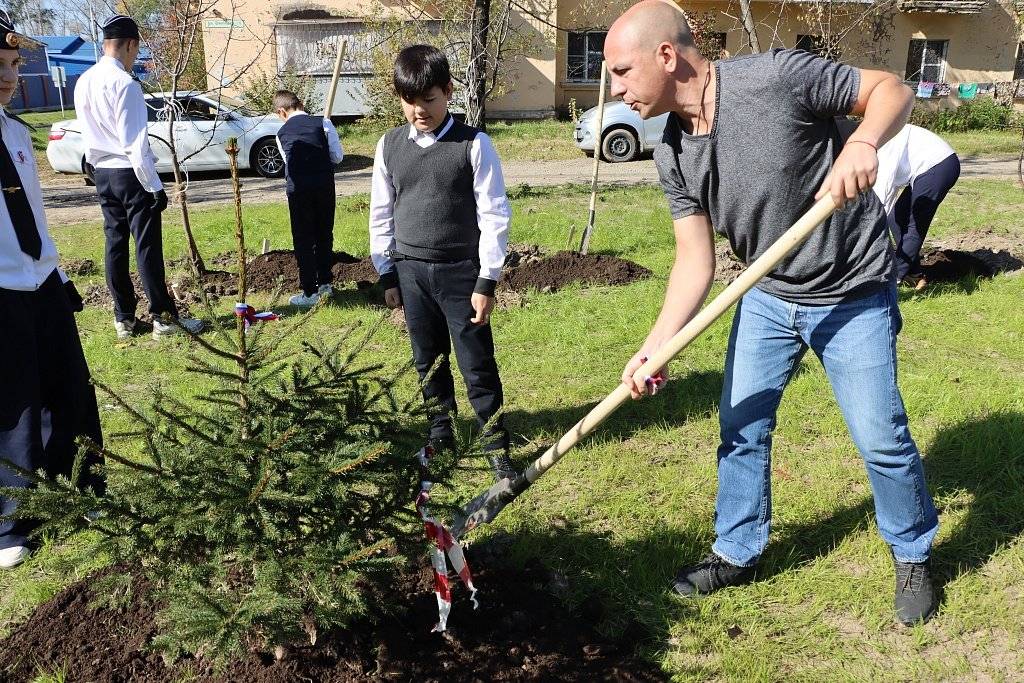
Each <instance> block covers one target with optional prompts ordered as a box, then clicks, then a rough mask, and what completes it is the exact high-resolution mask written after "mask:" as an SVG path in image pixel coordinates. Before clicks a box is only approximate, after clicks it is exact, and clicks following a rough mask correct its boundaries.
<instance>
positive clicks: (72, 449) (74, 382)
mask: <svg viewBox="0 0 1024 683" xmlns="http://www.w3.org/2000/svg"><path fill="white" fill-rule="evenodd" d="M0 326H2V332H0V363H3V372H2V373H0V377H2V379H0V486H8V487H26V486H28V485H29V483H28V482H27V481H25V479H23V478H22V477H20V476H18V475H16V474H15V473H14V472H12V471H11V470H9V469H7V468H6V467H4V466H3V462H4V461H10V462H13V463H14V464H16V465H18V466H19V467H21V468H23V469H26V470H31V471H33V472H35V471H38V470H39V469H43V470H45V471H46V472H47V473H48V474H49V475H50V476H55V475H57V474H64V475H69V474H70V473H71V467H72V465H73V463H74V460H75V455H76V454H77V453H78V446H77V445H75V438H76V437H77V436H79V435H86V436H88V437H89V438H91V439H93V440H94V441H96V442H97V443H102V435H101V432H100V416H99V411H98V410H97V407H96V393H95V390H94V389H93V387H92V385H91V384H89V368H88V367H87V366H86V364H85V355H84V354H83V353H82V342H81V341H80V340H79V337H78V328H77V327H75V319H74V314H73V313H72V312H71V304H70V302H69V300H68V296H67V293H66V292H65V290H64V286H63V285H62V284H61V282H60V276H59V275H58V274H57V271H56V270H55V271H53V274H52V275H50V277H49V278H48V279H47V280H46V282H44V283H43V285H42V286H41V287H40V288H39V289H38V290H36V291H34V292H21V291H15V290H11V289H0ZM81 483H82V484H92V485H94V486H96V487H97V488H100V489H102V483H101V481H100V480H99V479H98V478H96V477H95V475H92V476H91V477H90V476H84V475H83V481H82V482H81ZM16 507H17V503H16V501H14V500H12V499H10V498H0V514H4V515H7V514H11V513H12V512H14V510H15V508H16ZM33 526H34V525H33V523H32V522H31V521H30V520H20V519H19V520H16V521H15V520H2V521H0V548H10V547H13V546H19V545H26V544H27V537H28V534H29V532H30V531H31V530H32V528H33Z"/></svg>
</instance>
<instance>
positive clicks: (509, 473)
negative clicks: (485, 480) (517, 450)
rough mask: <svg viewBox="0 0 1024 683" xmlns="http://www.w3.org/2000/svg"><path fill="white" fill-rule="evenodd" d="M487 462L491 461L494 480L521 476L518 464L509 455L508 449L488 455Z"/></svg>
mask: <svg viewBox="0 0 1024 683" xmlns="http://www.w3.org/2000/svg"><path fill="white" fill-rule="evenodd" d="M487 462H489V463H491V468H492V469H493V470H494V481H501V480H502V479H515V478H516V477H518V476H519V472H517V471H516V466H515V465H513V464H512V460H511V458H509V457H508V451H496V452H495V453H494V454H493V455H488V456H487Z"/></svg>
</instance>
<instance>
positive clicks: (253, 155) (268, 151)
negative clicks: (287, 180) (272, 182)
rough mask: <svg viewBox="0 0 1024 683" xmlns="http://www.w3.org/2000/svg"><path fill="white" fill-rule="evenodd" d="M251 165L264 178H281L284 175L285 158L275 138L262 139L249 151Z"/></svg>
mask: <svg viewBox="0 0 1024 683" xmlns="http://www.w3.org/2000/svg"><path fill="white" fill-rule="evenodd" d="M249 165H250V166H252V169H253V170H254V171H256V172H257V173H258V174H260V175H261V176H263V177H264V178H280V177H282V176H283V175H284V159H283V158H282V157H281V150H279V149H278V148H277V143H276V142H274V140H272V139H271V140H260V141H259V142H257V143H256V144H255V145H254V146H253V148H252V151H251V152H249Z"/></svg>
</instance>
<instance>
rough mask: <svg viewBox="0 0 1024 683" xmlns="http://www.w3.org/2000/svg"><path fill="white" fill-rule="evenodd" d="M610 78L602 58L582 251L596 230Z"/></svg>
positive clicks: (583, 251) (587, 248) (587, 245)
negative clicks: (598, 174) (602, 144)
mask: <svg viewBox="0 0 1024 683" xmlns="http://www.w3.org/2000/svg"><path fill="white" fill-rule="evenodd" d="M607 78H608V64H607V63H606V62H605V61H604V60H601V92H600V94H599V95H598V96H597V130H596V131H595V136H596V138H595V142H594V175H593V177H592V178H591V179H590V215H589V216H588V218H587V229H586V230H584V231H583V237H582V238H581V239H580V253H581V254H586V253H587V252H588V251H590V235H591V233H593V232H594V219H595V217H596V213H597V172H598V169H600V167H601V141H602V140H603V139H604V90H605V83H606V82H607Z"/></svg>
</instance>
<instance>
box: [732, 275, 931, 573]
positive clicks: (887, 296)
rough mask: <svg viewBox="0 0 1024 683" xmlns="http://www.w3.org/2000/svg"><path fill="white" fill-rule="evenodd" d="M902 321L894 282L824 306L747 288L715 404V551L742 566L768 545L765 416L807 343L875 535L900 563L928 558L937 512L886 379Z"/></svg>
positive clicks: (768, 434)
mask: <svg viewBox="0 0 1024 683" xmlns="http://www.w3.org/2000/svg"><path fill="white" fill-rule="evenodd" d="M902 324H903V321H902V318H901V317H900V312H899V308H898V307H897V305H896V289H895V286H885V287H883V288H881V289H880V290H878V291H876V292H874V293H871V294H868V295H866V296H863V297H859V298H855V299H851V300H848V301H843V302H842V303H839V304H836V305H833V306H808V305H802V304H794V303H789V302H787V301H783V300H782V299H779V298H776V297H774V296H772V295H770V294H767V293H765V292H763V291H761V290H759V289H757V288H754V289H752V290H750V291H749V292H748V293H747V294H746V295H745V296H744V297H743V299H742V300H741V302H740V304H739V306H738V307H737V309H736V315H735V317H734V318H733V324H732V333H731V334H730V337H729V349H728V354H727V356H726V362H725V378H724V385H723V387H722V399H721V404H720V406H719V410H720V423H721V436H722V443H721V445H720V446H719V448H718V498H717V501H716V507H715V510H716V514H715V532H716V534H717V540H716V541H715V544H714V546H713V550H714V552H715V553H716V554H717V555H719V556H720V557H722V558H724V559H726V560H727V561H729V562H731V563H733V564H736V565H741V566H750V565H753V564H754V563H755V562H756V561H757V558H758V557H759V556H760V555H761V553H762V552H763V551H764V548H765V546H766V545H767V543H768V532H769V529H770V526H771V483H770V473H771V448H772V431H773V430H774V428H775V413H776V410H777V409H778V407H779V401H780V399H781V398H782V392H783V390H784V389H785V388H786V385H787V384H788V383H789V380H790V379H791V378H792V377H793V373H794V372H795V371H796V368H797V367H798V366H799V364H800V359H801V358H802V357H803V355H804V352H805V351H806V350H807V348H808V347H810V348H811V349H813V350H814V353H815V354H816V355H817V356H818V358H819V359H820V360H821V363H822V365H823V366H824V367H825V374H826V375H828V379H829V382H830V383H831V384H832V391H833V393H834V394H835V397H836V401H837V403H838V404H839V408H840V410H842V413H843V417H844V419H845V420H846V424H847V427H848V428H849V430H850V434H851V436H852V437H853V441H854V443H855V444H856V446H857V449H858V450H859V451H860V454H861V457H863V458H864V462H865V465H866V466H867V470H868V479H869V480H870V482H871V489H872V491H873V492H874V498H875V514H876V517H877V521H878V529H879V531H880V532H881V534H882V538H883V539H884V540H885V542H886V543H888V544H889V546H890V547H891V548H892V551H893V555H894V557H895V558H896V559H897V560H898V561H900V562H924V561H925V560H927V559H928V552H929V549H930V548H931V543H932V539H933V538H934V537H935V532H936V531H937V530H938V515H937V514H936V512H935V507H934V505H932V499H931V496H930V495H929V494H928V489H927V487H926V485H925V480H924V469H923V467H922V465H921V455H920V453H919V452H918V450H917V446H916V444H915V443H914V440H913V439H912V438H911V436H910V429H909V428H908V427H907V413H906V410H905V409H904V407H903V399H902V398H901V397H900V392H899V388H898V387H897V385H896V335H897V334H898V333H899V331H900V327H901V326H902Z"/></svg>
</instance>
